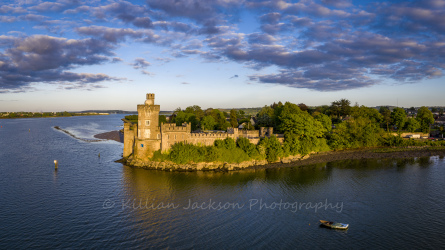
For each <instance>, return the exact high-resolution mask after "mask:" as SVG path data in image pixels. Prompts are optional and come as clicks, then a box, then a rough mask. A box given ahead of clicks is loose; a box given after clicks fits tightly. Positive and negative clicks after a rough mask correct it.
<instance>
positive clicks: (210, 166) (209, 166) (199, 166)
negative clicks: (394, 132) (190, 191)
mask: <svg viewBox="0 0 445 250" xmlns="http://www.w3.org/2000/svg"><path fill="white" fill-rule="evenodd" d="M431 156H440V157H445V149H434V148H429V147H419V148H409V149H403V148H401V149H400V151H395V152H374V151H373V150H372V149H359V150H344V151H329V152H321V153H312V154H310V155H306V156H303V157H302V156H300V155H296V156H290V157H286V158H282V159H280V161H278V162H274V163H270V162H267V161H266V160H262V161H255V160H254V161H246V162H241V163H224V162H201V163H190V164H183V165H181V164H176V163H173V162H151V161H148V162H147V161H141V160H138V159H133V158H132V157H129V158H128V159H121V160H120V161H118V162H121V163H123V164H125V165H128V166H131V167H136V168H144V169H150V170H162V171H217V172H218V171H223V172H225V171H234V170H242V169H254V170H256V169H271V168H284V167H303V166H306V165H312V164H317V163H327V162H332V161H340V160H355V159H400V158H414V157H431Z"/></svg>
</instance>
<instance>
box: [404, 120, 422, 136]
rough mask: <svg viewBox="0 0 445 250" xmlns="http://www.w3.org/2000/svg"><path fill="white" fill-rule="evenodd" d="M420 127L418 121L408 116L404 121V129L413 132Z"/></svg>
mask: <svg viewBox="0 0 445 250" xmlns="http://www.w3.org/2000/svg"><path fill="white" fill-rule="evenodd" d="M419 128H420V123H419V122H418V121H417V120H416V119H414V118H408V120H407V122H406V130H407V131H409V132H411V133H413V132H415V131H416V130H417V129H419Z"/></svg>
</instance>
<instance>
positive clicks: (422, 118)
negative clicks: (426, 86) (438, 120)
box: [416, 107, 434, 133]
mask: <svg viewBox="0 0 445 250" xmlns="http://www.w3.org/2000/svg"><path fill="white" fill-rule="evenodd" d="M416 120H417V121H418V122H419V123H420V129H421V130H422V132H423V133H429V132H430V125H431V124H433V123H434V117H433V113H432V112H431V111H430V110H429V109H428V108H427V107H421V108H419V110H418V111H417V116H416Z"/></svg>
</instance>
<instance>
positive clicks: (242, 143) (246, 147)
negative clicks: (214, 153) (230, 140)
mask: <svg viewBox="0 0 445 250" xmlns="http://www.w3.org/2000/svg"><path fill="white" fill-rule="evenodd" d="M236 144H237V146H238V147H239V148H240V149H242V150H243V151H244V152H246V154H247V155H248V156H249V157H251V158H255V157H257V156H258V150H257V148H256V145H255V144H253V143H251V142H250V141H249V139H247V138H243V137H241V138H238V140H236Z"/></svg>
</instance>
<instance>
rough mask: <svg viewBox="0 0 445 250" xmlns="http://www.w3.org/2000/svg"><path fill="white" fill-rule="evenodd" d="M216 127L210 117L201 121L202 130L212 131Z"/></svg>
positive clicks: (205, 117)
mask: <svg viewBox="0 0 445 250" xmlns="http://www.w3.org/2000/svg"><path fill="white" fill-rule="evenodd" d="M215 126H216V121H215V119H214V118H213V117H212V116H204V118H202V120H201V129H202V130H214V129H215Z"/></svg>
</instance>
